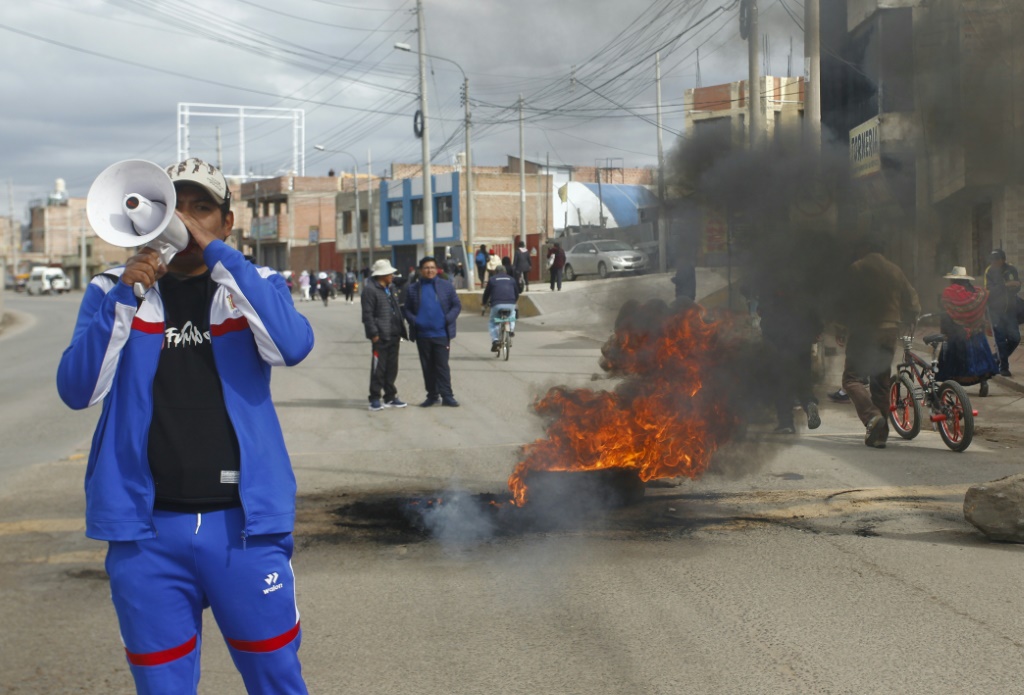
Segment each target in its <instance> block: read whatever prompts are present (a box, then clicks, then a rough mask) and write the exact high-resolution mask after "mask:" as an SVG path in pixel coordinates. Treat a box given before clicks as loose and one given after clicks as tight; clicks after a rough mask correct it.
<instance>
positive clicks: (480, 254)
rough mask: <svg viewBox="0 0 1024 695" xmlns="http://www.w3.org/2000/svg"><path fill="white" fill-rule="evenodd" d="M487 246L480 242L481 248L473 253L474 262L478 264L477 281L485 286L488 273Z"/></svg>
mask: <svg viewBox="0 0 1024 695" xmlns="http://www.w3.org/2000/svg"><path fill="white" fill-rule="evenodd" d="M487 256H488V253H487V246H486V245H484V244H480V248H478V249H477V250H476V253H475V254H473V262H474V263H475V264H476V281H477V282H479V283H480V286H481V287H483V285H484V280H485V278H486V273H487Z"/></svg>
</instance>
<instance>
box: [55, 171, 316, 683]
mask: <svg viewBox="0 0 1024 695" xmlns="http://www.w3.org/2000/svg"><path fill="white" fill-rule="evenodd" d="M167 173H168V175H169V176H170V178H171V180H172V181H173V182H174V186H175V189H176V191H177V203H176V207H177V212H178V216H179V217H180V218H181V220H182V221H183V222H184V224H185V226H186V228H187V229H188V231H189V237H190V238H189V244H188V246H187V247H186V248H185V249H184V250H183V251H181V252H180V253H178V254H177V255H176V256H174V258H173V260H172V261H171V262H170V263H169V265H168V266H166V267H164V266H163V265H162V264H161V262H160V260H159V257H158V256H157V254H156V252H155V251H153V250H152V249H149V248H144V249H142V250H141V251H139V253H137V254H136V255H135V256H132V257H131V258H130V259H128V262H127V264H126V265H125V266H124V267H121V268H116V269H114V270H112V271H110V272H107V273H103V274H102V275H98V276H96V277H95V278H93V279H92V281H91V282H90V284H89V287H88V288H87V290H86V292H85V297H84V298H83V300H82V306H81V308H80V309H79V313H78V320H77V323H76V324H75V331H74V335H73V336H72V339H71V346H70V347H69V348H68V349H67V350H66V351H65V352H64V355H63V356H62V357H61V361H60V366H59V368H58V372H57V389H58V391H59V393H60V396H61V398H62V399H63V400H64V402H65V403H67V405H68V406H70V407H72V408H75V409H81V408H86V407H88V406H91V405H95V404H98V403H102V404H103V405H102V412H101V414H100V418H99V423H98V425H97V426H96V434H95V436H94V437H93V442H92V449H91V451H90V452H89V464H88V467H87V469H86V474H85V496H86V535H87V536H89V537H90V538H95V539H98V540H105V541H108V542H109V546H108V550H107V559H106V569H107V573H108V574H109V576H110V591H111V597H112V599H113V602H114V607H115V609H116V610H117V617H118V622H119V624H120V628H121V638H122V641H123V642H124V647H125V654H126V656H127V660H128V664H129V668H130V669H131V673H132V676H133V678H134V679H135V685H136V688H137V690H138V691H139V692H145V693H158V692H159V693H195V692H196V688H197V685H198V682H199V653H200V648H201V645H202V613H203V609H204V608H205V607H206V606H210V607H211V608H212V609H213V614H214V616H215V618H216V620H217V624H218V625H219V627H220V630H221V632H222V633H223V635H224V637H225V639H226V641H227V644H228V647H229V650H230V652H231V656H232V659H233V660H234V663H235V666H236V667H237V668H238V670H239V672H240V673H241V675H242V679H243V681H244V683H245V687H246V689H247V690H248V692H250V693H305V692H306V686H305V684H304V682H303V679H302V673H301V667H300V665H299V659H298V650H299V643H300V641H301V634H302V633H301V630H300V626H299V614H298V610H297V608H296V604H295V578H294V575H293V573H292V568H291V556H292V550H293V541H292V535H291V534H292V529H293V527H294V523H295V489H296V486H295V476H294V474H293V472H292V468H291V462H290V460H289V458H288V452H287V450H286V449H285V444H284V438H283V436H282V433H281V427H280V424H279V423H278V419H277V414H276V412H275V411H274V406H273V403H272V402H271V398H270V368H271V367H272V366H286V365H294V364H297V363H298V362H300V361H301V360H302V359H303V358H305V356H306V355H307V354H308V353H309V351H310V350H311V349H312V347H313V332H312V329H311V328H310V325H309V322H308V321H307V320H306V319H305V318H304V317H303V316H302V315H301V314H299V313H298V312H297V311H296V310H295V306H294V304H293V302H292V298H291V295H290V293H289V291H288V287H287V285H286V284H285V281H284V278H282V277H281V276H280V275H279V274H277V273H276V272H275V271H274V270H271V269H270V268H262V267H257V266H255V265H253V264H252V263H250V262H249V261H248V260H246V259H245V257H244V256H243V255H242V254H241V253H240V252H239V251H238V250H236V249H234V248H232V247H230V246H228V245H227V244H226V243H225V242H224V239H226V238H227V237H228V235H229V234H230V233H231V229H232V227H233V226H234V215H233V213H232V212H231V210H230V206H231V192H230V190H229V188H228V185H227V181H226V180H225V179H224V176H223V174H221V172H220V171H219V170H218V169H217V168H216V167H214V166H212V165H209V164H206V163H205V162H203V161H201V160H199V159H195V158H192V159H189V160H186V161H184V162H181V163H180V164H178V165H175V166H172V167H169V168H168V170H167ZM136 283H141V284H142V286H143V287H144V288H145V296H144V297H143V298H142V299H136V297H135V295H134V294H133V290H132V288H133V285H135V284H136Z"/></svg>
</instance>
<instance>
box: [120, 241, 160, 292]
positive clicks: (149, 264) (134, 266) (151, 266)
mask: <svg viewBox="0 0 1024 695" xmlns="http://www.w3.org/2000/svg"><path fill="white" fill-rule="evenodd" d="M166 272H167V266H165V265H164V264H163V263H161V262H160V254H158V253H157V252H156V249H151V248H149V247H148V246H146V247H144V248H143V249H142V250H140V251H139V252H138V253H137V254H135V255H134V256H132V257H131V258H129V259H128V262H127V263H126V264H125V267H124V272H123V273H122V274H121V282H123V283H124V284H126V285H128V286H129V287H134V286H135V283H137V282H140V283H142V287H143V288H144V289H147V290H148V289H149V288H150V287H152V286H153V285H154V283H156V281H157V280H159V279H160V278H162V277H163V276H164V274H165V273H166Z"/></svg>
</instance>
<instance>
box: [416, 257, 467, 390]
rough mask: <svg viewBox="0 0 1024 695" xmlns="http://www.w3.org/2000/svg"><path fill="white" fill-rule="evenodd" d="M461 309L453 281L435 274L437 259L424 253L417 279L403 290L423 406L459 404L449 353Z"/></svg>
mask: <svg viewBox="0 0 1024 695" xmlns="http://www.w3.org/2000/svg"><path fill="white" fill-rule="evenodd" d="M461 311H462V302H460V301H459V295H458V294H457V293H456V292H455V287H454V286H453V285H452V283H450V282H448V281H447V280H445V279H444V278H440V277H438V276H437V261H435V260H434V257H433V256H424V257H423V259H422V260H421V261H420V269H419V279H418V280H417V281H416V282H414V283H412V285H410V286H409V288H408V290H406V293H405V306H404V312H405V318H406V319H407V320H408V321H409V329H410V333H411V334H412V336H411V337H412V338H413V339H414V340H415V341H416V348H417V349H418V350H419V353H420V366H421V367H422V368H423V383H424V385H425V386H426V389H427V398H426V400H425V401H423V402H422V403H420V406H421V407H423V408H429V407H430V406H432V405H437V403H438V402H440V403H441V405H446V406H448V407H450V408H457V407H459V402H458V401H457V400H455V395H454V394H453V393H452V373H451V370H450V369H449V367H448V354H449V352H450V350H451V342H452V339H453V338H454V337H455V320H456V319H457V318H458V317H459V313H460V312H461Z"/></svg>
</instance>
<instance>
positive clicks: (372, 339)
mask: <svg viewBox="0 0 1024 695" xmlns="http://www.w3.org/2000/svg"><path fill="white" fill-rule="evenodd" d="M370 342H371V343H379V342H380V336H379V335H375V336H373V337H372V338H370Z"/></svg>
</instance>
